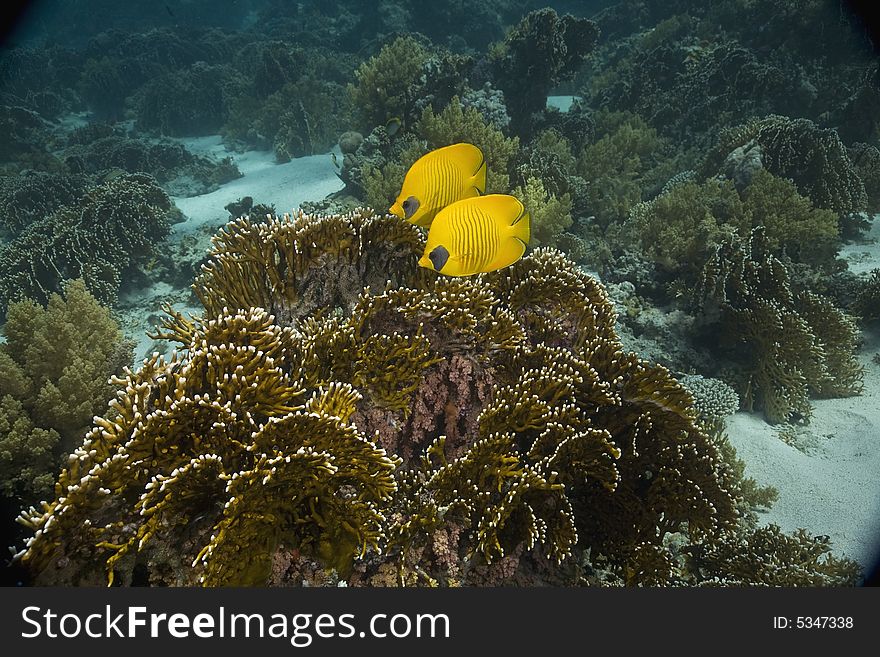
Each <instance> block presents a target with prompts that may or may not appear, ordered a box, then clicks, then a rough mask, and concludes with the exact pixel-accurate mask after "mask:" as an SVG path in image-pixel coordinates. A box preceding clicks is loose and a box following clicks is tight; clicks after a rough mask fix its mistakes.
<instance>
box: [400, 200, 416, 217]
mask: <svg viewBox="0 0 880 657" xmlns="http://www.w3.org/2000/svg"><path fill="white" fill-rule="evenodd" d="M401 205H403V214H404V216H406V218H407V219H409V218H410V217H411V216H413V215H414V214H415V213H416V210H418V209H419V199H417V198H416V197H415V196H410V197H409V198H408V199H406V200H405V201H404V202H403V203H402V204H401Z"/></svg>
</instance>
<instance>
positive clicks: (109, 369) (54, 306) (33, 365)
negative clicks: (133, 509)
mask: <svg viewBox="0 0 880 657" xmlns="http://www.w3.org/2000/svg"><path fill="white" fill-rule="evenodd" d="M3 334H4V336H5V338H6V342H5V344H3V345H2V346H0V400H2V401H0V406H2V411H0V418H2V419H0V470H2V473H3V477H2V479H3V486H2V493H3V494H4V495H6V496H20V497H21V498H22V499H25V500H28V501H30V502H34V501H37V500H38V499H40V496H43V498H44V499H45V497H46V496H48V495H49V494H50V493H51V491H52V485H53V483H54V481H55V476H56V474H57V471H58V469H59V465H60V463H59V456H60V455H61V453H67V452H70V451H71V450H72V449H73V447H75V446H76V445H77V444H79V441H80V440H81V439H82V436H83V434H84V433H85V432H86V430H87V429H88V428H89V427H90V425H91V423H92V418H93V417H94V415H95V414H96V413H98V412H100V411H101V410H103V408H104V406H105V404H106V400H107V399H108V398H109V397H111V395H112V392H113V387H112V386H110V385H109V383H108V379H109V378H110V376H112V375H114V374H117V373H119V372H121V371H122V368H123V367H124V366H125V365H128V364H129V363H130V362H131V348H130V345H129V344H128V343H126V342H123V340H122V334H121V332H120V330H119V327H118V326H117V324H116V322H115V321H114V320H113V319H112V317H111V316H110V313H109V311H108V310H107V309H106V308H104V307H102V306H100V305H99V304H98V302H97V301H95V299H94V297H92V296H91V295H90V294H89V293H88V291H87V290H86V288H85V286H84V285H83V283H82V281H71V282H68V283H67V284H66V285H65V287H64V298H62V297H61V296H59V295H58V294H52V295H51V296H50V298H49V302H48V305H47V306H46V307H45V308H44V307H42V306H40V305H39V304H37V303H35V302H32V301H21V302H18V303H14V304H12V305H11V306H10V307H9V312H8V316H7V319H6V324H5V325H4V327H3Z"/></svg>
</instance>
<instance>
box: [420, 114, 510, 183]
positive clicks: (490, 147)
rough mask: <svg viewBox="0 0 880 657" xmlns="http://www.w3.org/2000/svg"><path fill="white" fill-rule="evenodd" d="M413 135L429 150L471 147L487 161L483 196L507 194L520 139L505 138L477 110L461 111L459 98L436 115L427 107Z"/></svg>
mask: <svg viewBox="0 0 880 657" xmlns="http://www.w3.org/2000/svg"><path fill="white" fill-rule="evenodd" d="M415 131H416V133H417V134H419V135H420V136H421V137H422V138H423V139H424V140H426V141H427V143H428V149H429V150H430V149H434V148H440V147H441V146H448V145H449V144H455V143H458V142H468V143H471V144H474V145H475V146H476V147H477V148H479V149H480V150H481V151H483V157H485V158H486V166H487V173H486V175H487V178H486V193H487V194H498V193H506V192H507V191H509V187H508V181H509V174H510V170H509V169H510V163H511V159H512V158H513V156H514V155H515V154H516V151H517V149H518V148H519V139H518V138H516V137H514V138H512V139H510V138H507V137H505V136H504V134H503V133H502V132H501V131H500V130H499V129H498V128H496V127H494V126H492V125H490V124H489V123H487V122H486V120H485V119H484V118H483V116H482V115H481V114H480V113H479V112H478V111H477V110H476V109H474V108H465V107H463V106H462V104H461V102H460V101H459V100H458V98H453V99H452V101H451V102H450V103H449V105H448V106H447V107H446V108H445V109H444V110H443V111H442V112H440V113H439V114H435V113H434V110H433V108H431V107H427V108H426V109H425V111H424V112H422V116H421V119H420V120H419V123H418V125H417V126H416V128H415Z"/></svg>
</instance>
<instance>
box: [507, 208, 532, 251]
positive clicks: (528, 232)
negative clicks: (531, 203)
mask: <svg viewBox="0 0 880 657" xmlns="http://www.w3.org/2000/svg"><path fill="white" fill-rule="evenodd" d="M510 228H511V229H512V233H511V235H512V236H513V237H515V238H516V239H518V240H519V241H520V242H522V243H523V246H528V244H529V239H530V238H531V236H532V227H531V217H530V216H529V211H528V210H526V209H525V207H523V210H522V212H520V214H519V216H518V217H517V218H516V219H514V220H513V223H512V224H510Z"/></svg>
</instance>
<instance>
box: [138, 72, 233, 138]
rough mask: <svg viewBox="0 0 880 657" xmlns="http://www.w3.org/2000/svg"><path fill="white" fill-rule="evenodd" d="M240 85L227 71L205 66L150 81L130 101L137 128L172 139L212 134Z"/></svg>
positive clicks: (218, 126)
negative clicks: (173, 137) (169, 136)
mask: <svg viewBox="0 0 880 657" xmlns="http://www.w3.org/2000/svg"><path fill="white" fill-rule="evenodd" d="M243 85H244V81H243V80H242V79H240V78H238V77H237V74H236V72H235V71H234V70H233V69H232V68H231V67H228V66H212V65H210V64H206V63H205V62H196V63H195V64H193V65H192V66H190V67H189V68H186V69H176V70H174V71H172V72H169V73H166V74H164V75H161V76H159V77H156V78H153V79H151V80H150V81H149V82H147V83H146V84H145V85H144V86H143V87H142V88H141V89H140V90H139V91H138V92H137V94H136V95H135V98H134V104H135V107H136V115H137V122H138V127H139V128H140V129H141V130H146V131H149V130H156V131H158V132H159V133H160V134H163V135H172V136H190V135H210V134H214V133H216V132H217V131H218V130H219V129H220V126H222V125H223V124H224V123H225V122H226V119H227V117H228V116H229V103H230V99H231V98H232V97H234V96H237V95H239V94H240V93H241V88H242V87H243Z"/></svg>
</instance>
